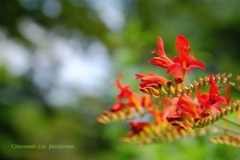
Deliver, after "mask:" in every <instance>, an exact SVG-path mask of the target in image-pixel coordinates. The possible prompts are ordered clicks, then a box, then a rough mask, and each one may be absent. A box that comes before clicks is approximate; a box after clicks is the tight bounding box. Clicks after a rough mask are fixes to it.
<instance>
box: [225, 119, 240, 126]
mask: <svg viewBox="0 0 240 160" xmlns="http://www.w3.org/2000/svg"><path fill="white" fill-rule="evenodd" d="M222 119H223V120H225V121H227V122H229V123H231V124H233V125H236V126H238V127H240V123H239V122H238V121H235V120H233V119H230V118H228V117H226V116H223V117H222Z"/></svg>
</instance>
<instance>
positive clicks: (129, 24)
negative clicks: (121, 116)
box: [0, 0, 240, 160]
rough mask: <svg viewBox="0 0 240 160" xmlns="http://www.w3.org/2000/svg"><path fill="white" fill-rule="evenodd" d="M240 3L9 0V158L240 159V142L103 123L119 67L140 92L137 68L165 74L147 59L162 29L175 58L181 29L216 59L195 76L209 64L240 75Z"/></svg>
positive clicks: (2, 116) (2, 86)
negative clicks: (162, 139)
mask: <svg viewBox="0 0 240 160" xmlns="http://www.w3.org/2000/svg"><path fill="white" fill-rule="evenodd" d="M239 6H240V1H238V0H228V1H216V0H212V1H208V0H201V1H200V0H185V1H176V0H151V1H146V0H123V1H120V0H115V1H113V0H12V1H3V0H2V1H1V2H0V109H1V112H0V130H1V132H0V159H16V160H25V159H26V160H38V159H39V160H43V159H46V160H47V159H49V160H50V159H59V160H65V159H72V160H79V159H80V160H146V159H148V160H159V159H164V160H175V159H184V160H212V159H214V160H226V159H229V160H230V159H231V160H232V159H240V154H239V149H237V148H233V147H227V146H224V145H214V144H211V143H209V142H208V138H209V137H206V138H204V137H201V138H195V139H183V140H181V141H178V142H172V143H167V144H154V145H148V146H143V147H139V146H135V145H131V144H126V143H123V142H121V140H120V139H121V137H123V136H126V134H127V132H128V129H129V127H128V126H127V125H126V124H125V123H121V122H120V123H114V124H110V125H102V124H98V123H97V122H96V117H97V116H98V115H100V114H101V113H102V111H103V110H105V109H108V108H109V107H110V106H111V105H112V104H114V100H115V99H114V98H115V95H116V94H117V90H114V89H113V88H112V87H113V83H112V80H116V77H117V76H118V74H119V73H122V74H123V75H124V77H123V83H124V84H132V89H133V90H134V91H137V90H138V88H137V86H138V84H139V81H136V80H135V78H134V74H135V73H144V74H145V73H148V72H151V71H154V72H155V73H156V74H159V75H165V71H164V70H161V69H160V68H158V67H154V66H152V65H151V64H149V63H148V62H147V61H148V60H149V59H150V58H151V57H152V54H151V51H152V50H153V49H156V48H157V46H156V43H157V37H158V36H161V37H162V38H163V40H164V43H165V51H166V53H167V54H168V55H169V57H172V56H174V55H176V54H177V52H176V49H175V38H176V36H177V35H179V34H183V35H185V36H186V37H187V38H188V39H189V41H190V45H191V48H192V54H194V55H195V56H196V57H197V58H198V59H199V60H200V61H203V62H204V63H205V64H206V66H207V71H201V70H194V71H192V74H191V76H190V77H189V78H188V80H189V82H191V81H192V80H193V79H196V78H198V77H199V76H203V75H205V74H206V73H209V72H211V73H214V74H215V73H218V72H220V73H223V72H225V73H230V72H231V73H233V74H234V75H235V76H236V74H239V71H240V63H239V61H240V54H239V45H240V39H239V37H240V10H239ZM233 93H234V91H233ZM238 96H239V94H238ZM14 144H16V145H46V146H47V147H48V145H52V144H53V145H60V144H62V145H64V144H68V145H73V146H74V148H73V149H51V150H48V149H47V148H46V149H14V148H12V145H14Z"/></svg>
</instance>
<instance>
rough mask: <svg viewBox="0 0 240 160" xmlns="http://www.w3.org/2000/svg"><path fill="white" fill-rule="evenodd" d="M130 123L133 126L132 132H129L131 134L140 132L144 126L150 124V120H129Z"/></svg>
mask: <svg viewBox="0 0 240 160" xmlns="http://www.w3.org/2000/svg"><path fill="white" fill-rule="evenodd" d="M128 124H129V125H130V126H131V132H129V133H128V135H129V136H133V135H135V134H139V133H140V132H141V131H142V130H143V129H144V127H147V126H149V125H150V123H149V122H129V123H128Z"/></svg>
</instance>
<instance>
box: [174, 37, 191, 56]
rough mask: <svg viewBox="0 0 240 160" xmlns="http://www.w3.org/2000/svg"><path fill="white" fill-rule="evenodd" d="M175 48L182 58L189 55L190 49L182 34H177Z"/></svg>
mask: <svg viewBox="0 0 240 160" xmlns="http://www.w3.org/2000/svg"><path fill="white" fill-rule="evenodd" d="M176 48H177V51H178V54H179V56H180V57H182V58H186V57H187V56H188V55H189V53H190V50H191V49H190V46H189V43H188V40H187V39H186V38H185V37H184V36H183V35H179V36H177V38H176Z"/></svg>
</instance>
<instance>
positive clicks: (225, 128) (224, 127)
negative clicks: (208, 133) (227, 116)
mask: <svg viewBox="0 0 240 160" xmlns="http://www.w3.org/2000/svg"><path fill="white" fill-rule="evenodd" d="M213 125H214V126H216V127H217V128H220V129H223V130H224V131H226V132H232V133H234V134H236V135H240V132H239V131H238V130H235V129H232V128H229V127H226V126H223V125H220V124H213Z"/></svg>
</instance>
